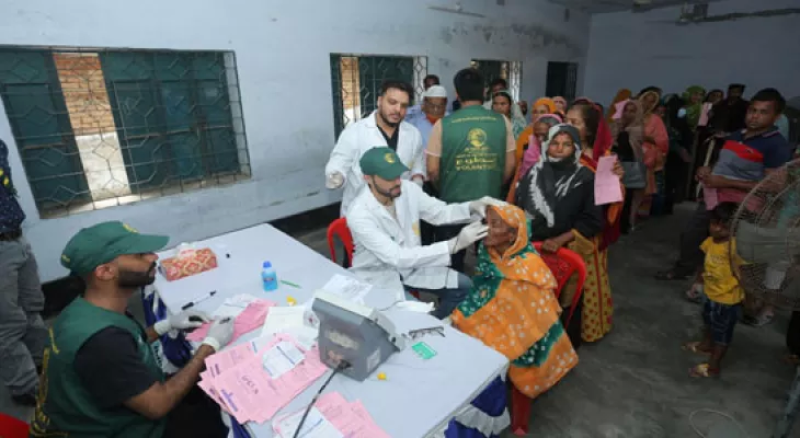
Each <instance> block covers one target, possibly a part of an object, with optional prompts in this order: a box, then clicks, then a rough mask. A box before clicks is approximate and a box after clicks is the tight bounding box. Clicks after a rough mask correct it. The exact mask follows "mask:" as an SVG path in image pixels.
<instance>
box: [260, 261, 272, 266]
mask: <svg viewBox="0 0 800 438" xmlns="http://www.w3.org/2000/svg"><path fill="white" fill-rule="evenodd" d="M261 267H262V268H271V267H272V263H270V262H269V261H266V262H264V264H263V265H261Z"/></svg>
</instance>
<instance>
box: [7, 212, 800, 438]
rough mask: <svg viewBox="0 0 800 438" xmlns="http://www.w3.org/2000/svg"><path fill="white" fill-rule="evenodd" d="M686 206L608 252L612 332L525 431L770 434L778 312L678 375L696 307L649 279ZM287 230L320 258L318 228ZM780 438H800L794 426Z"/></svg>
mask: <svg viewBox="0 0 800 438" xmlns="http://www.w3.org/2000/svg"><path fill="white" fill-rule="evenodd" d="M692 209H693V205H689V204H683V205H682V206H681V208H679V209H678V211H677V212H676V214H675V215H674V216H672V217H667V218H658V219H654V220H650V221H648V222H646V223H644V224H642V225H641V227H640V228H639V229H638V230H637V232H636V233H634V234H633V235H630V236H625V237H623V239H622V240H621V241H620V242H619V243H618V244H617V245H615V246H614V247H613V248H612V250H611V253H610V261H609V267H610V270H611V283H612V290H613V295H614V308H615V313H614V329H613V330H612V332H611V333H610V335H609V336H607V337H606V338H605V339H603V340H602V341H601V342H599V343H597V344H593V345H587V344H584V346H583V347H581V349H580V350H579V352H578V353H579V356H580V365H579V366H578V367H577V368H576V369H575V370H573V371H572V372H571V373H570V374H569V375H568V376H567V377H566V378H565V379H564V380H563V381H562V382H560V383H559V384H558V385H557V386H556V387H554V388H553V389H552V390H551V391H550V392H549V393H547V394H545V395H543V396H542V397H540V398H539V399H537V400H536V401H535V403H534V406H533V412H532V418H531V423H530V424H531V432H530V434H529V435H528V436H535V437H548V438H595V437H602V438H661V437H664V438H674V437H680V438H683V437H692V436H697V435H696V434H695V432H694V431H693V430H692V428H691V426H690V423H689V416H690V415H691V413H692V412H693V411H695V410H698V409H714V410H718V411H721V412H723V413H726V414H728V415H731V416H733V417H734V418H736V420H737V421H738V422H739V423H741V424H742V426H743V427H744V429H745V430H746V431H747V433H748V434H749V435H740V434H738V433H737V428H736V427H735V426H734V425H733V424H731V423H730V421H729V420H726V419H725V418H722V417H719V416H715V415H714V414H706V413H699V414H697V416H696V417H695V423H696V425H697V426H698V427H699V428H700V430H701V431H703V433H704V434H709V432H711V433H712V434H711V435H709V436H711V437H718V438H722V437H724V438H738V437H740V436H741V437H745V436H749V437H753V438H755V437H768V436H770V435H771V432H772V429H773V427H774V425H775V422H776V420H777V418H778V415H779V413H780V412H781V410H782V408H783V406H784V404H785V401H786V391H787V390H788V387H789V385H790V383H791V381H792V378H793V376H794V372H795V369H794V368H793V367H790V366H788V365H785V364H784V363H783V362H781V358H782V356H783V354H784V335H785V332H786V327H787V324H788V314H787V313H785V312H784V313H779V315H778V317H777V318H776V321H775V322H774V323H773V324H771V325H768V326H765V327H762V328H758V329H755V328H751V327H747V326H744V325H740V326H737V329H736V330H737V331H736V335H735V340H734V342H733V345H732V347H731V350H730V351H729V354H728V357H727V358H726V361H725V362H724V366H725V368H724V371H723V374H722V377H720V378H719V379H706V380H694V379H691V378H689V377H688V375H687V371H688V368H689V367H690V366H691V365H692V364H694V363H697V362H698V358H697V357H694V356H692V355H690V354H689V353H686V352H683V351H682V350H681V348H680V347H681V344H682V343H683V342H685V341H687V340H689V339H693V338H694V337H695V336H696V334H697V333H698V331H699V328H700V326H701V321H700V317H699V312H700V308H699V306H697V305H695V304H691V303H689V302H687V301H685V300H684V299H683V298H682V292H683V291H684V290H685V289H686V287H687V286H688V285H687V284H686V283H682V282H668V283H664V282H659V281H656V280H654V279H653V274H654V273H655V272H656V271H657V270H659V269H660V268H662V267H664V266H665V265H668V264H669V263H670V262H671V261H672V259H673V257H674V256H675V254H676V243H677V238H678V234H679V232H680V229H681V228H682V226H683V224H684V223H685V222H686V220H687V219H688V217H689V214H690V212H691V210H692ZM293 235H294V236H295V237H296V238H297V239H298V240H300V241H302V242H303V243H305V244H306V245H308V246H309V247H311V248H313V249H314V250H315V251H318V252H320V253H321V254H324V255H328V249H327V243H326V242H325V230H324V229H314V230H311V231H308V230H306V231H302V232H298V233H293ZM0 412H3V413H9V414H11V415H14V416H17V417H19V418H23V419H24V418H29V416H30V415H31V411H30V410H27V409H20V408H19V407H17V406H13V405H12V404H11V402H10V399H9V398H8V395H7V393H6V392H5V389H4V388H0ZM509 436H510V435H509ZM790 436H792V437H800V425H798V427H797V428H796V429H795V431H794V433H793V434H792V435H790Z"/></svg>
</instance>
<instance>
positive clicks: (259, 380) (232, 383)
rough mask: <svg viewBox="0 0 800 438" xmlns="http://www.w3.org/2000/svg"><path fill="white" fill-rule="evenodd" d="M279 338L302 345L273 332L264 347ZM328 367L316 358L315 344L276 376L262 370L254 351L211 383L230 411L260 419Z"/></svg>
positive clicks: (244, 419) (240, 417)
mask: <svg viewBox="0 0 800 438" xmlns="http://www.w3.org/2000/svg"><path fill="white" fill-rule="evenodd" d="M281 341H288V342H291V343H293V344H294V345H295V346H297V347H298V348H300V349H301V350H303V349H302V347H301V346H299V345H298V344H297V342H296V341H295V340H294V339H292V338H291V337H289V336H280V335H279V336H276V337H275V338H274V339H273V340H272V341H271V342H270V343H269V344H267V347H266V348H264V351H266V350H268V349H269V348H271V347H272V346H274V345H275V344H277V343H278V342H281ZM303 351H304V350H303ZM327 369H328V368H327V367H326V366H325V365H324V364H322V362H320V360H319V350H318V349H317V347H313V348H312V349H310V350H308V351H306V352H305V359H304V360H303V361H302V362H301V363H299V364H298V365H297V366H295V367H294V368H293V369H292V370H291V371H288V372H286V373H285V374H283V375H281V376H280V377H279V378H277V379H272V378H271V377H270V376H269V374H268V373H267V372H266V371H265V370H264V367H263V365H262V358H261V356H260V355H256V356H254V357H253V358H251V359H249V360H246V361H245V362H243V363H240V364H238V365H236V366H234V367H233V368H231V369H229V370H227V371H223V372H222V373H221V374H220V375H219V376H216V377H214V381H213V386H214V387H215V389H216V391H217V392H218V393H219V397H220V398H221V399H222V400H223V401H224V403H225V405H226V406H227V407H228V408H229V410H230V412H231V414H232V415H233V416H234V417H236V419H237V420H238V421H240V422H242V423H244V422H247V421H256V422H258V423H263V422H264V421H267V420H269V419H270V418H272V417H273V416H274V415H275V413H276V412H278V411H279V410H280V409H281V408H283V407H284V406H285V405H286V404H288V403H289V402H290V401H292V400H293V399H294V398H295V397H296V396H297V395H298V394H300V393H301V392H303V391H304V390H305V389H306V388H307V387H308V386H309V385H310V384H311V383H312V382H314V381H315V380H316V379H318V378H319V377H320V376H322V375H323V374H324V373H325V371H326V370H327Z"/></svg>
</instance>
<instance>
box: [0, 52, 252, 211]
mask: <svg viewBox="0 0 800 438" xmlns="http://www.w3.org/2000/svg"><path fill="white" fill-rule="evenodd" d="M0 97H2V99H3V103H4V104H5V109H6V113H7V116H8V118H9V122H10V124H11V128H12V131H13V134H14V138H15V141H16V143H17V146H18V148H19V151H20V155H21V157H22V161H23V164H24V166H25V169H26V175H27V177H28V182H29V184H30V185H31V188H32V191H33V194H34V198H35V201H36V204H37V207H38V209H39V212H40V215H41V216H42V217H43V218H52V217H59V216H64V215H68V214H72V213H76V212H81V211H90V210H95V209H100V208H105V207H111V206H116V205H123V204H129V203H132V202H136V201H139V200H143V199H148V198H154V197H160V196H165V195H170V194H175V193H182V192H185V191H188V190H195V189H200V188H204V187H210V186H217V185H222V184H229V183H234V182H236V181H240V180H243V179H247V178H249V177H250V174H251V170H250V162H249V161H250V160H249V154H248V151H247V140H246V136H245V131H244V129H245V126H244V119H243V115H242V109H241V97H240V93H239V87H238V76H237V73H236V60H235V55H234V54H233V53H232V52H211V51H208V52H186V51H162V50H111V49H94V48H91V49H89V48H30V47H8V46H7V47H0ZM19 175H21V174H17V178H20V176H19ZM18 184H19V182H18Z"/></svg>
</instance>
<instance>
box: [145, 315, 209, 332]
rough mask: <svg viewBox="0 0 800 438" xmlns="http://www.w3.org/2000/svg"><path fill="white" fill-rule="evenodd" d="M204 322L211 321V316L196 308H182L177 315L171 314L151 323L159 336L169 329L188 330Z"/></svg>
mask: <svg viewBox="0 0 800 438" xmlns="http://www.w3.org/2000/svg"><path fill="white" fill-rule="evenodd" d="M206 322H211V317H209V316H208V315H206V314H205V313H203V312H200V311H198V310H184V311H183V312H181V313H178V314H177V315H172V316H170V317H168V318H167V319H165V320H162V321H158V322H157V323H155V324H154V325H153V330H155V331H156V333H158V335H159V336H161V335H163V334H164V333H166V332H168V331H170V330H173V329H175V330H189V329H196V328H197V327H200V326H201V325H203V324H204V323H206Z"/></svg>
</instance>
